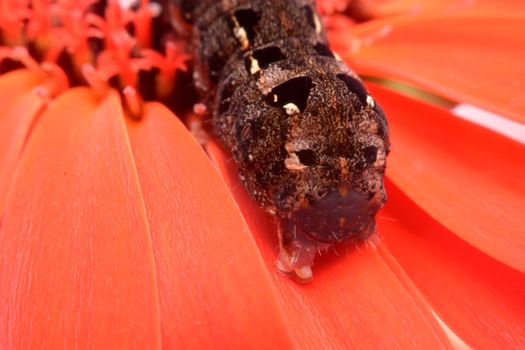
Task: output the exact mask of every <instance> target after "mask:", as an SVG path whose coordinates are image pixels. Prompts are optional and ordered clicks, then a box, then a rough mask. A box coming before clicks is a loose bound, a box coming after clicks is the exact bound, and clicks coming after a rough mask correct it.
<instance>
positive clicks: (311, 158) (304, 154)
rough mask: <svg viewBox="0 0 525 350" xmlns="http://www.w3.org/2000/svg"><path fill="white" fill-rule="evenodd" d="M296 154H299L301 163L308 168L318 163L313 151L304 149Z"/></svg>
mask: <svg viewBox="0 0 525 350" xmlns="http://www.w3.org/2000/svg"><path fill="white" fill-rule="evenodd" d="M295 154H297V157H298V158H299V162H301V164H303V165H306V166H312V165H315V163H316V161H317V160H316V157H315V152H314V151H312V150H311V149H303V150H300V151H297V152H295Z"/></svg>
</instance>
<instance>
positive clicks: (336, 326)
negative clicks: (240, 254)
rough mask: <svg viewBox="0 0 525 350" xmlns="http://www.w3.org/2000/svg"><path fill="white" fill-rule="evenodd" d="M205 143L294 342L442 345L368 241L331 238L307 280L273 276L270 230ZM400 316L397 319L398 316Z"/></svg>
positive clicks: (226, 164)
mask: <svg viewBox="0 0 525 350" xmlns="http://www.w3.org/2000/svg"><path fill="white" fill-rule="evenodd" d="M208 150H209V152H210V153H211V155H212V157H213V159H215V161H216V162H217V164H218V166H219V167H220V170H221V172H222V174H223V176H225V179H226V180H227V181H228V185H229V187H230V188H231V189H232V191H233V193H234V195H235V197H236V199H237V202H238V203H239V206H240V208H241V210H242V212H243V214H244V217H245V218H246V220H247V221H248V224H249V226H250V230H251V232H252V234H253V235H254V237H255V239H256V241H257V244H258V245H259V248H260V249H261V251H262V253H263V256H264V259H265V261H266V263H267V265H268V267H269V268H270V269H271V271H272V275H273V278H274V281H275V283H276V285H277V286H278V288H279V292H280V301H281V303H282V307H283V308H284V309H285V311H286V314H287V317H288V322H289V323H290V324H291V325H292V332H293V334H294V337H295V338H296V339H297V342H298V343H299V348H301V349H361V348H372V349H391V348H401V349H436V348H447V347H449V343H448V340H447V339H446V337H445V335H444V333H443V332H442V330H441V328H440V327H439V326H438V325H437V323H436V321H435V320H434V318H433V316H432V315H431V312H430V309H429V308H428V305H427V304H426V303H425V302H424V301H423V300H422V299H421V298H420V297H419V296H418V295H416V293H413V292H412V291H411V290H408V289H407V288H406V284H405V283H404V282H403V281H400V279H399V278H398V276H396V275H395V274H394V273H393V272H392V271H391V270H390V268H389V267H388V265H387V264H385V262H384V261H383V260H382V259H381V257H380V256H379V255H378V253H377V251H376V250H375V249H374V247H373V246H372V245H370V246H367V245H362V246H360V248H359V249H356V247H354V246H353V245H351V246H350V245H339V246H336V247H335V251H337V252H335V251H330V252H328V253H326V254H323V256H321V257H317V259H316V261H315V265H314V281H313V282H312V283H311V284H308V285H298V284H297V283H295V282H293V281H291V280H289V279H288V278H286V277H284V276H282V275H280V274H279V273H278V272H277V270H276V268H275V266H274V262H275V260H276V257H277V252H278V243H277V229H276V227H275V225H274V223H273V220H272V218H270V217H269V216H268V215H266V214H265V213H263V212H262V211H261V209H259V208H257V207H256V206H255V204H254V203H253V201H252V200H251V198H249V196H248V195H247V193H246V192H245V191H244V189H243V188H242V186H241V185H239V179H238V176H237V174H236V172H235V165H234V164H233V163H234V162H231V161H229V160H230V159H229V157H227V156H226V155H225V154H224V153H223V151H222V150H221V149H220V148H219V147H218V146H217V145H216V144H214V143H210V144H208ZM400 320H402V321H400Z"/></svg>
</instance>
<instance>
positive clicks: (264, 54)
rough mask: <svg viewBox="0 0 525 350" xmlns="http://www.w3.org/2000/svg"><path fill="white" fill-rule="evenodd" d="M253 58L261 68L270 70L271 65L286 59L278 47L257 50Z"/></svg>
mask: <svg viewBox="0 0 525 350" xmlns="http://www.w3.org/2000/svg"><path fill="white" fill-rule="evenodd" d="M252 56H253V58H255V59H256V60H257V61H258V62H259V67H261V68H268V66H269V65H270V63H273V62H277V61H280V60H284V59H286V56H285V55H284V54H283V52H282V51H281V49H280V48H278V47H277V46H270V47H266V48H264V49H260V50H255V51H254V52H253V53H252Z"/></svg>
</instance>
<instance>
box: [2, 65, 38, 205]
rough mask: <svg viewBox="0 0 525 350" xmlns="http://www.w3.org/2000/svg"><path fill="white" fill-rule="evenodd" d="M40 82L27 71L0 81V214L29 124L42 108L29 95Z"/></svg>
mask: <svg viewBox="0 0 525 350" xmlns="http://www.w3.org/2000/svg"><path fill="white" fill-rule="evenodd" d="M41 80H42V76H41V75H38V74H34V73H32V72H31V71H28V70H17V71H13V72H11V73H8V74H4V75H2V76H1V77H0V101H2V114H1V115H0V214H1V213H2V212H3V209H4V205H5V197H6V195H7V191H8V189H9V185H10V184H11V179H12V176H13V173H14V172H15V169H16V165H17V164H18V160H19V159H20V154H21V153H22V148H23V146H24V142H25V140H26V138H27V136H28V133H29V130H30V128H31V125H32V122H33V120H34V118H35V117H36V115H37V113H38V112H39V111H40V110H41V108H42V106H43V104H44V103H43V100H42V99H41V98H40V97H38V96H37V94H35V93H34V92H33V90H34V88H35V87H36V86H37V85H38V84H39V83H40V82H41Z"/></svg>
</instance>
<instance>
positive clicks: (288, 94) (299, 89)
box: [266, 77, 313, 113]
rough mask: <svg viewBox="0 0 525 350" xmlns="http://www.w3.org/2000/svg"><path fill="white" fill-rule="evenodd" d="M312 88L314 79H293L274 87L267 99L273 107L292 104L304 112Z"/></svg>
mask: <svg viewBox="0 0 525 350" xmlns="http://www.w3.org/2000/svg"><path fill="white" fill-rule="evenodd" d="M312 86H313V84H312V78H309V77H297V78H292V79H290V80H288V81H285V82H284V83H282V84H280V85H277V86H276V87H274V88H273V89H272V91H271V92H270V93H269V94H268V95H267V96H266V98H267V100H268V102H269V103H270V104H272V105H277V106H281V107H285V106H289V105H290V104H292V105H295V106H296V107H297V108H298V109H299V112H302V111H304V110H305V108H306V103H307V102H308V96H309V95H310V90H311V89H312ZM287 113H288V112H287Z"/></svg>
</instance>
